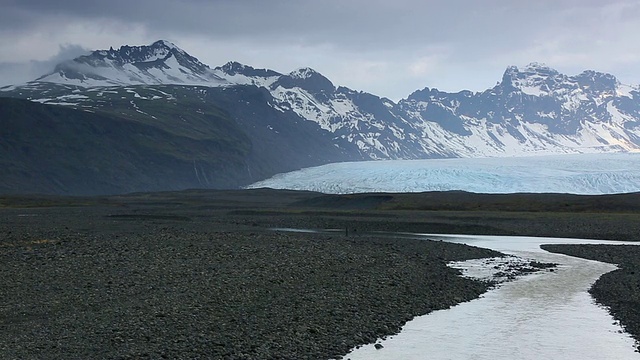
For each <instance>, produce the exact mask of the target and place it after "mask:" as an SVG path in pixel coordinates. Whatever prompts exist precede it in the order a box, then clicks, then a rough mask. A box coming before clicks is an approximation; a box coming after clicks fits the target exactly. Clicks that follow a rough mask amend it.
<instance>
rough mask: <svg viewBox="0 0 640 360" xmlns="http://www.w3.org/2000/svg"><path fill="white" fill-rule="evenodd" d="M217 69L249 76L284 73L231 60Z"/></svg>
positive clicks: (228, 73)
mask: <svg viewBox="0 0 640 360" xmlns="http://www.w3.org/2000/svg"><path fill="white" fill-rule="evenodd" d="M215 70H218V71H221V72H223V73H225V74H227V75H231V76H234V75H244V76H248V77H262V78H268V77H277V76H281V75H282V74H280V73H278V72H275V71H273V70H268V69H256V68H254V67H252V66H249V65H245V64H241V63H239V62H237V61H229V62H228V63H226V64H224V65H222V66H218V67H217V68H215Z"/></svg>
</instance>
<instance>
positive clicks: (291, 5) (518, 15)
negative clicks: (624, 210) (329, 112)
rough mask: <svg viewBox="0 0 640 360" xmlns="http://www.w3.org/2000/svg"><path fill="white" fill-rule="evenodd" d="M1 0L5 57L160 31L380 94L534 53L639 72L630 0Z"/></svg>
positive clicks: (221, 57) (137, 40) (191, 45)
mask: <svg viewBox="0 0 640 360" xmlns="http://www.w3.org/2000/svg"><path fill="white" fill-rule="evenodd" d="M0 2H2V7H1V11H0V49H5V52H4V53H2V52H0V61H5V62H6V61H22V60H25V59H32V58H35V57H34V56H36V55H37V54H36V53H38V51H41V53H42V54H45V56H40V57H38V58H40V59H42V58H46V57H49V56H50V55H51V54H52V53H53V52H54V51H55V49H56V48H55V46H57V45H58V44H65V43H78V44H82V45H83V46H87V47H93V48H101V47H106V48H108V46H114V47H117V46H120V45H123V44H129V45H141V44H145V43H150V42H152V41H154V40H157V39H160V38H166V39H168V40H172V41H174V42H176V43H177V44H178V45H179V46H182V47H184V48H185V50H187V51H189V52H192V53H193V55H195V56H197V57H199V58H201V60H203V61H204V62H206V63H208V64H210V65H213V66H216V65H221V64H222V63H224V62H226V61H228V60H238V61H241V62H246V63H248V64H250V65H253V66H258V67H269V66H271V67H274V66H282V67H280V68H276V70H279V71H290V70H292V67H301V66H313V67H317V68H319V70H322V71H326V72H327V75H330V76H338V77H342V78H337V79H335V81H336V82H337V83H342V84H345V85H351V86H354V87H356V88H360V89H365V90H372V91H377V92H378V93H379V94H382V95H388V96H393V94H390V93H389V92H386V91H390V92H394V91H395V92H397V93H399V92H404V93H405V95H406V92H408V91H410V89H412V88H413V89H415V88H416V87H418V86H420V85H419V84H422V86H424V85H431V86H439V87H443V88H444V89H445V90H456V89H458V90H459V89H461V88H464V87H471V88H473V89H476V90H481V89H483V88H486V87H488V86H491V85H493V83H495V81H496V80H499V78H500V75H501V72H502V71H504V69H505V68H506V66H508V65H525V64H526V63H528V62H532V61H540V62H547V63H548V64H549V65H551V66H555V67H560V69H559V70H561V71H568V72H573V71H581V70H584V69H585V68H594V69H597V70H601V71H609V72H614V73H615V72H616V71H619V72H621V73H631V74H632V73H634V72H635V73H640V72H638V71H636V70H637V67H638V64H639V63H640V59H639V57H640V55H636V54H640V45H637V44H638V42H637V41H636V40H635V35H634V34H637V33H638V32H639V31H640V24H639V22H638V21H637V14H640V6H639V4H640V1H639V0H607V1H602V0H538V1H524V0H523V1H515V0H483V1H477V0H447V1H444V0H438V1H434V0H394V1H389V0H384V1H383V0H368V1H365V0H323V1H303V0H269V1H266V0H214V1H205V0H173V1H172V0H137V1H136V0H110V1H86V0H82V1H80V0H57V1H51V0H0ZM634 15H635V16H634ZM51 44H53V45H51ZM40 49H42V50H40ZM14 53H15V54H14ZM19 55H21V56H19ZM620 64H623V65H624V66H625V67H621V66H618V65H620ZM629 64H631V65H629ZM476 80H477V84H476V83H474V82H476ZM634 81H635V80H634ZM345 82H346V83H345ZM349 82H350V83H349ZM393 82H395V84H396V85H393ZM398 84H404V85H403V86H404V87H405V89H404V90H397V88H398V86H400V85H398ZM464 84H468V85H464ZM392 88H396V90H393V89H392ZM387 89H389V90H387ZM383 91H384V92H383Z"/></svg>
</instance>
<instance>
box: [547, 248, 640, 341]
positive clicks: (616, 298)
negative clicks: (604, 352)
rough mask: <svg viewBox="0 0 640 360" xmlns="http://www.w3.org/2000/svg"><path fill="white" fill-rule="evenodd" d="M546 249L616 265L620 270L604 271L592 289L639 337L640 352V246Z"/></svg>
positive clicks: (601, 302)
mask: <svg viewBox="0 0 640 360" xmlns="http://www.w3.org/2000/svg"><path fill="white" fill-rule="evenodd" d="M542 248H543V249H544V250H547V251H551V252H556V253H561V254H565V255H570V256H577V257H581V258H585V259H591V260H597V261H602V262H607V263H611V264H617V265H618V266H619V267H620V269H618V270H615V271H612V272H610V273H607V274H604V275H602V276H601V277H600V279H598V280H597V281H596V282H595V284H593V286H592V287H591V289H590V290H589V293H590V294H591V295H592V296H593V297H594V299H596V301H597V302H598V303H599V304H601V305H604V306H606V307H607V308H608V309H609V312H610V313H611V314H612V315H613V317H614V318H615V319H616V320H618V321H620V323H621V324H622V326H623V327H624V329H625V330H626V331H627V332H628V333H629V334H631V335H632V336H633V337H634V338H635V339H636V345H637V351H640V246H635V245H543V246H542Z"/></svg>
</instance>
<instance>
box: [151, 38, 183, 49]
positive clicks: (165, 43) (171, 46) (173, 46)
mask: <svg viewBox="0 0 640 360" xmlns="http://www.w3.org/2000/svg"><path fill="white" fill-rule="evenodd" d="M150 46H151V47H161V46H162V47H165V48H168V49H176V50H180V51H183V50H182V49H180V48H179V47H178V46H176V44H174V43H172V42H171V41H167V40H158V41H156V42H154V43H153V44H151V45H150Z"/></svg>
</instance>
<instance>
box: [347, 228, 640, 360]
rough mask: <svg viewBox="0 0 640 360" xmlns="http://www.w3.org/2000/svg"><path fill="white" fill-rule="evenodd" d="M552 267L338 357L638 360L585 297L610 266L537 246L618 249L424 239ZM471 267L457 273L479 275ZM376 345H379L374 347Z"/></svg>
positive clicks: (630, 344) (495, 239)
mask: <svg viewBox="0 0 640 360" xmlns="http://www.w3.org/2000/svg"><path fill="white" fill-rule="evenodd" d="M424 237H425V238H429V239H440V240H444V241H451V242H458V243H464V244H468V245H473V246H479V247H484V248H490V249H494V250H497V251H500V252H503V253H506V254H511V255H515V256H519V257H524V258H529V259H535V260H537V261H542V262H554V263H557V264H559V267H558V268H557V269H556V270H555V271H553V272H551V271H542V272H539V273H535V274H533V275H528V276H524V277H521V278H519V279H517V280H515V281H512V282H507V283H504V284H502V285H500V286H499V287H497V288H496V289H494V290H491V291H489V292H487V293H486V294H484V295H483V296H482V297H481V298H479V299H476V300H473V301H470V302H466V303H463V304H459V305H457V306H455V307H453V308H451V309H448V310H441V311H435V312H433V313H430V314H428V315H425V316H420V317H417V318H415V319H413V320H412V321H410V322H408V323H407V324H406V325H405V326H404V327H403V329H402V331H401V332H400V334H398V335H396V336H393V337H390V338H388V339H386V340H383V341H379V342H378V344H381V345H382V346H383V347H382V348H380V349H376V347H375V346H374V344H370V345H366V346H363V347H360V348H358V349H354V350H353V351H352V352H351V353H349V354H347V355H346V356H345V359H352V360H357V359H367V360H374V359H421V360H422V359H431V360H440V359H452V360H453V359H455V360H460V359H487V360H489V359H492V360H493V359H521V360H529V359H531V360H533V359H536V360H538V359H582V360H586V359H598V360H601V359H617V360H624V359H640V354H638V353H636V352H635V347H634V340H633V339H632V338H631V337H630V336H629V335H627V334H626V333H624V332H623V331H622V328H621V327H620V326H619V325H618V324H616V323H615V321H614V319H613V318H612V317H611V316H610V315H609V314H608V312H607V311H606V309H604V308H602V307H599V306H598V305H596V304H595V302H594V301H593V299H592V298H591V297H590V295H589V294H588V293H587V290H588V289H589V288H590V287H591V285H592V284H593V283H594V282H595V281H596V280H597V279H598V278H599V277H600V276H601V275H602V274H605V273H607V272H609V271H612V270H615V269H616V267H615V266H614V265H611V264H606V263H601V262H597V261H592V260H585V259H579V258H575V257H570V256H566V255H560V254H552V253H549V252H546V251H543V250H541V249H540V247H539V246H540V245H541V244H577V243H579V244H596V243H606V244H623V243H624V242H611V241H607V242H603V241H595V240H579V239H557V238H533V237H500V236H462V235H461V236H454V235H451V236H443V235H424ZM477 263H478V262H477V261H476V262H474V261H471V262H468V264H467V265H468V266H466V267H465V264H458V265H457V266H456V267H462V268H465V269H467V271H466V273H467V274H468V275H470V276H473V275H474V274H473V273H474V272H478V271H480V272H481V271H482V269H479V268H478V267H477ZM378 347H379V345H378Z"/></svg>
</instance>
